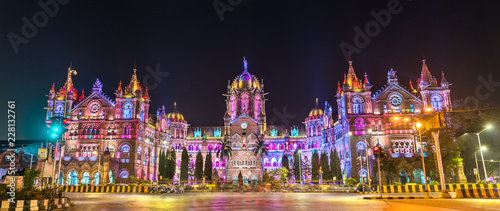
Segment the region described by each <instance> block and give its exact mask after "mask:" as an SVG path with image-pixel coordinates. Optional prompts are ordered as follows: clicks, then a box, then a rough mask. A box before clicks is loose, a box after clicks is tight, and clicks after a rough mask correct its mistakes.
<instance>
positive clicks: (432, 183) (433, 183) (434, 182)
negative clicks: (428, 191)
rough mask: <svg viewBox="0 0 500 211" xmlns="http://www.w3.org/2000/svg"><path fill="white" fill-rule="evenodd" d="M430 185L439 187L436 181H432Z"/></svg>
mask: <svg viewBox="0 0 500 211" xmlns="http://www.w3.org/2000/svg"><path fill="white" fill-rule="evenodd" d="M431 185H439V182H438V181H432V182H431Z"/></svg>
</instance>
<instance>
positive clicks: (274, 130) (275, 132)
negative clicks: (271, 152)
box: [271, 128, 278, 136]
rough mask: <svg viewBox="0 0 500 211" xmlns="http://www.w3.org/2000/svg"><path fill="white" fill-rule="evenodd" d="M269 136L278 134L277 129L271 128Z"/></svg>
mask: <svg viewBox="0 0 500 211" xmlns="http://www.w3.org/2000/svg"><path fill="white" fill-rule="evenodd" d="M271 136H278V131H276V129H275V128H273V129H272V130H271Z"/></svg>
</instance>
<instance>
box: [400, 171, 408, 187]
mask: <svg viewBox="0 0 500 211" xmlns="http://www.w3.org/2000/svg"><path fill="white" fill-rule="evenodd" d="M399 182H400V183H401V185H404V184H406V183H409V182H410V178H409V177H408V172H406V170H404V169H403V170H401V171H400V172H399Z"/></svg>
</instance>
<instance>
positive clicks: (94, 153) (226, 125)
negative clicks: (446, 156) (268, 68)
mask: <svg viewBox="0 0 500 211" xmlns="http://www.w3.org/2000/svg"><path fill="white" fill-rule="evenodd" d="M450 85H451V84H450V83H448V82H447V81H446V79H445V78H444V74H443V76H442V80H441V84H438V83H437V79H436V78H435V77H433V76H432V75H431V74H430V72H429V70H428V68H427V65H426V64H425V60H424V61H423V67H422V71H421V78H420V79H419V80H418V84H417V88H414V87H413V84H412V83H411V81H410V89H407V88H405V87H404V86H403V85H402V84H400V83H399V81H398V78H397V75H396V71H394V70H392V69H391V70H389V71H388V73H387V84H386V85H384V86H383V87H382V88H381V89H380V90H379V91H377V92H372V91H371V88H372V85H371V84H370V82H369V81H368V76H367V75H366V74H365V75H364V80H361V79H358V77H357V75H356V73H355V71H354V67H353V65H352V62H349V69H348V73H347V75H345V76H344V82H343V83H342V84H341V83H340V82H339V83H338V87H337V93H336V96H337V108H338V112H337V115H334V112H333V110H332V106H331V105H330V104H329V103H328V102H325V104H324V107H323V108H321V107H320V106H319V102H318V100H316V105H315V107H314V108H313V109H312V110H311V111H310V112H309V114H308V115H307V117H306V118H305V120H304V122H303V125H291V126H285V125H268V124H267V120H266V109H265V103H266V100H267V99H266V98H265V96H266V94H267V93H266V92H265V91H264V82H263V81H262V80H260V81H259V79H258V78H257V77H256V76H254V75H252V74H250V72H249V71H248V63H247V61H246V60H245V59H244V60H243V72H242V73H241V74H240V75H238V76H237V77H236V78H235V79H234V80H233V81H232V82H231V81H229V82H228V85H227V92H226V93H225V94H224V96H225V97H226V99H225V102H226V111H225V114H224V115H223V116H222V117H223V120H224V121H223V123H222V122H221V125H218V126H191V125H190V124H189V123H188V121H187V120H186V119H184V116H183V115H182V113H181V112H180V111H179V110H177V105H176V104H174V106H173V109H169V110H171V112H168V113H167V111H166V110H167V109H165V106H162V107H161V108H159V109H158V110H157V112H156V115H149V102H150V99H149V94H148V90H147V88H145V89H143V88H142V87H141V86H140V84H139V82H138V80H137V76H136V69H134V72H133V75H132V79H131V80H130V83H129V84H128V85H127V86H126V87H124V88H123V89H122V84H121V82H120V84H119V86H118V89H117V90H116V92H115V94H116V97H115V99H114V101H113V100H112V99H110V98H109V97H107V96H106V95H105V94H104V93H103V92H102V85H101V83H100V82H99V80H96V82H95V83H94V86H93V88H92V92H91V93H90V94H89V95H88V96H86V97H85V96H84V95H83V91H82V94H81V95H80V97H79V98H77V91H76V89H75V88H74V87H73V83H72V79H71V75H69V76H68V80H67V81H66V83H65V85H64V86H63V87H62V88H61V89H60V91H59V94H57V93H55V90H54V87H52V89H51V90H50V92H49V95H48V97H49V98H48V101H47V102H48V106H49V108H51V110H48V111H47V120H48V118H49V117H51V116H58V115H62V114H63V113H64V109H65V108H64V107H65V106H64V105H65V103H64V102H65V99H66V93H65V90H70V92H69V93H68V94H67V99H68V101H67V102H68V103H67V107H68V108H67V111H68V112H69V113H70V116H71V117H70V119H71V120H70V122H69V127H68V128H69V131H68V132H67V133H66V134H65V136H64V139H65V140H66V143H65V145H64V146H63V147H62V154H63V156H62V157H63V159H62V163H63V165H62V168H61V175H63V178H64V181H62V182H64V184H70V185H76V184H79V183H82V182H84V183H92V182H94V183H95V182H96V181H97V178H99V177H98V173H97V171H98V169H99V168H100V171H101V173H102V174H103V179H102V181H101V182H102V183H108V182H119V183H121V182H127V181H128V178H129V177H130V176H134V177H138V178H142V179H147V180H151V179H152V180H156V176H155V172H156V166H157V162H156V159H157V155H158V153H159V152H161V151H166V150H167V149H175V150H176V153H177V154H176V159H177V160H176V164H177V172H176V174H175V178H174V181H178V178H179V175H180V164H181V153H182V149H183V148H184V147H185V148H186V149H187V151H188V154H189V157H190V162H189V163H190V168H192V167H193V166H194V165H195V158H196V153H198V152H199V151H201V152H202V154H203V157H204V158H205V157H206V155H207V153H209V152H211V153H212V159H213V160H212V162H213V167H214V168H215V169H216V170H217V171H218V173H219V176H220V177H221V179H222V180H224V181H226V182H235V181H237V180H238V174H239V173H240V172H241V173H242V175H243V179H244V182H245V183H250V182H260V181H262V174H263V171H264V170H271V169H276V168H279V167H281V163H282V160H281V159H282V157H283V154H287V155H289V156H288V157H289V159H290V162H289V163H290V165H291V167H290V168H291V169H293V156H292V155H293V153H294V151H295V150H297V149H300V150H301V156H302V158H303V159H304V160H308V161H309V162H310V160H311V157H312V153H313V152H314V151H317V152H318V153H327V155H328V156H330V154H331V153H330V152H331V150H332V147H335V149H336V150H337V152H338V154H339V157H340V160H341V169H342V172H343V175H344V179H345V178H349V177H352V178H355V179H356V180H358V181H363V182H366V175H367V173H368V170H367V169H366V166H367V165H366V162H367V157H368V158H369V159H368V160H370V164H369V165H368V166H369V167H370V168H372V167H376V166H375V163H374V162H373V156H372V150H371V149H372V148H373V146H375V145H376V144H380V145H381V146H382V147H384V149H385V151H386V152H389V155H390V156H392V157H394V158H396V157H399V156H404V157H415V154H416V153H417V152H419V150H420V146H419V145H418V144H417V142H416V141H417V140H416V131H415V130H414V128H413V125H414V123H415V122H416V119H417V118H418V117H419V116H420V115H422V114H425V113H432V112H436V111H451V103H450V102H451V101H450V90H449V86H450ZM76 99H78V100H76ZM54 105H55V110H54V111H53V110H52V108H53V106H54ZM304 116H305V115H304ZM335 118H337V119H335ZM259 139H263V140H264V141H265V143H266V146H267V148H268V149H269V154H268V155H254V153H253V152H252V149H254V148H255V146H256V142H257V140H259ZM365 139H366V142H367V143H368V150H367V151H368V156H367V155H366V153H365V151H366V145H365ZM221 140H229V141H231V144H232V149H233V153H232V154H233V156H232V157H231V158H229V159H224V160H220V159H219V158H217V157H216V156H215V153H216V151H217V150H218V148H219V143H220V142H221ZM424 147H425V146H424ZM99 155H101V159H103V161H102V163H101V166H99V165H98V158H99ZM418 165H419V164H418V163H417V162H415V163H409V162H406V161H403V162H400V163H399V164H398V169H399V172H400V174H401V175H402V177H401V178H404V179H403V180H405V181H404V182H403V183H406V182H415V183H422V179H421V178H422V177H421V176H420V175H421V174H420V172H421V171H420V170H419V166H418ZM305 172H307V171H306V170H304V174H303V175H304V177H305V179H306V180H310V179H311V178H310V177H311V175H310V174H306V173H305ZM370 173H371V177H372V178H375V171H373V169H370ZM89 178H90V179H89ZM94 178H96V179H94ZM189 178H190V180H191V181H195V180H194V178H193V176H192V175H189ZM338 179H340V178H338ZM383 180H384V183H385V179H383ZM198 182H199V181H198Z"/></svg>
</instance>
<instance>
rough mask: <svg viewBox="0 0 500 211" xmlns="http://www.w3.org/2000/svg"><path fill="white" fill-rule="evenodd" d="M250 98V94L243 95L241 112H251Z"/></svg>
mask: <svg viewBox="0 0 500 211" xmlns="http://www.w3.org/2000/svg"><path fill="white" fill-rule="evenodd" d="M249 102H250V100H249V99H248V94H246V93H245V94H243V96H241V113H246V114H248V112H249V110H250V109H249V108H248V104H249Z"/></svg>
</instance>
